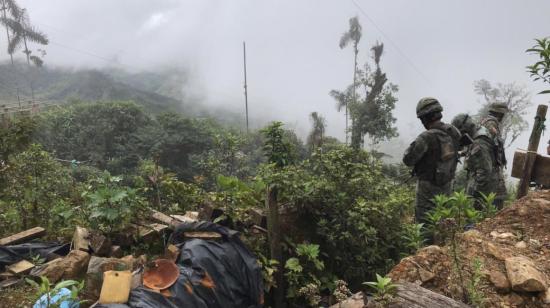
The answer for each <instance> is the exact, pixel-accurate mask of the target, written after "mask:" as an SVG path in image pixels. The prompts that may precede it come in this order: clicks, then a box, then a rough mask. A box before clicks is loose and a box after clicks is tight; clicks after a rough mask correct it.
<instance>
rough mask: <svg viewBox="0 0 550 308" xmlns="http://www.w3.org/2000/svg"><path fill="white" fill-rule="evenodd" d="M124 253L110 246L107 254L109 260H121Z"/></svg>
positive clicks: (117, 247)
mask: <svg viewBox="0 0 550 308" xmlns="http://www.w3.org/2000/svg"><path fill="white" fill-rule="evenodd" d="M123 254H124V252H123V251H122V248H120V246H117V245H113V246H111V252H110V253H109V256H110V257H111V258H122V256H123Z"/></svg>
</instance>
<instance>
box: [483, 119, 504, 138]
mask: <svg viewBox="0 0 550 308" xmlns="http://www.w3.org/2000/svg"><path fill="white" fill-rule="evenodd" d="M482 123H483V126H485V128H487V130H488V131H489V133H490V134H491V136H492V137H493V138H498V137H500V126H499V124H498V121H497V119H495V118H492V117H490V118H487V119H485V120H484V121H483V122H482Z"/></svg>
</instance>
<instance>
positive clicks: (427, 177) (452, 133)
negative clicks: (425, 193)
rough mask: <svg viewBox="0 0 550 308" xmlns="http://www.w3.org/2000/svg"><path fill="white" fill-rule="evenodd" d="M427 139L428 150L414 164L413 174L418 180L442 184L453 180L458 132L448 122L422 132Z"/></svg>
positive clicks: (456, 157) (456, 161) (456, 160)
mask: <svg viewBox="0 0 550 308" xmlns="http://www.w3.org/2000/svg"><path fill="white" fill-rule="evenodd" d="M424 134H425V136H426V137H427V141H428V151H427V152H426V153H425V154H424V156H423V157H422V159H421V160H420V161H419V162H418V163H417V164H416V166H415V170H414V171H415V174H416V175H417V176H418V178H419V179H420V180H424V181H429V182H432V183H433V184H435V185H438V186H442V185H445V184H447V183H449V182H451V181H452V180H453V178H454V177H455V172H456V165H457V163H458V148H459V146H458V141H459V139H460V133H459V132H458V130H457V129H456V128H455V127H454V126H452V125H448V124H444V123H441V124H440V125H438V126H437V127H434V128H431V129H429V130H427V131H426V132H424Z"/></svg>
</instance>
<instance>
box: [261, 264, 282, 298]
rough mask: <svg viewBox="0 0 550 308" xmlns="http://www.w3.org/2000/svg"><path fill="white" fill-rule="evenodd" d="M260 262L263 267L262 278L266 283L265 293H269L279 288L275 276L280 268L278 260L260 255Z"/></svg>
mask: <svg viewBox="0 0 550 308" xmlns="http://www.w3.org/2000/svg"><path fill="white" fill-rule="evenodd" d="M258 256H259V258H258V262H259V263H260V265H261V266H262V278H263V281H264V291H265V292H266V293H267V292H269V291H270V290H271V288H273V287H277V282H276V281H275V277H274V274H275V272H276V271H277V269H278V268H279V266H278V265H279V262H277V260H273V259H268V258H266V257H265V256H264V255H263V254H259V255H258Z"/></svg>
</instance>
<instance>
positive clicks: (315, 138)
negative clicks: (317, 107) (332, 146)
mask: <svg viewBox="0 0 550 308" xmlns="http://www.w3.org/2000/svg"><path fill="white" fill-rule="evenodd" d="M309 118H310V120H311V124H312V128H311V132H310V133H309V135H308V137H307V144H308V147H309V148H310V150H312V151H313V150H315V149H317V148H320V147H322V146H323V138H324V136H325V127H326V120H325V118H324V117H323V116H322V115H320V114H318V113H317V112H312V113H311V114H310V115H309Z"/></svg>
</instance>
